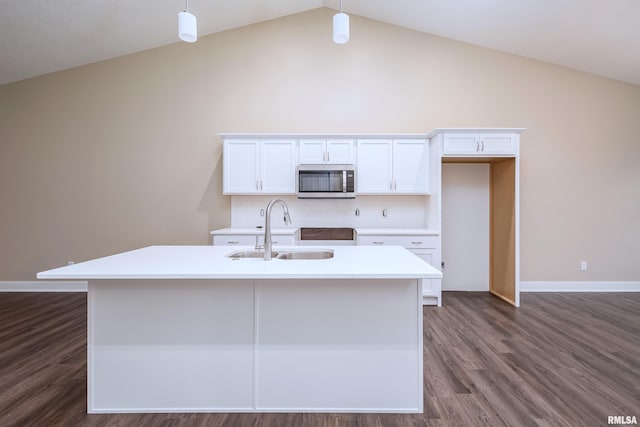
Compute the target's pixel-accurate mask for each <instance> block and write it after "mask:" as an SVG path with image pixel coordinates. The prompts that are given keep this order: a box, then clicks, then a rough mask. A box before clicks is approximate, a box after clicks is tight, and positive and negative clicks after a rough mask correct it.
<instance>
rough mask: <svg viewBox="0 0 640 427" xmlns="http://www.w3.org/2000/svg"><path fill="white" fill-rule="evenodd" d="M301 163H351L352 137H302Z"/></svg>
mask: <svg viewBox="0 0 640 427" xmlns="http://www.w3.org/2000/svg"><path fill="white" fill-rule="evenodd" d="M299 160H300V164H303V165H316V164H351V163H353V140H352V139H328V140H325V139H301V140H300V158H299Z"/></svg>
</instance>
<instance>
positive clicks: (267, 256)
mask: <svg viewBox="0 0 640 427" xmlns="http://www.w3.org/2000/svg"><path fill="white" fill-rule="evenodd" d="M277 203H280V204H281V205H282V208H283V209H284V223H285V225H287V224H291V217H290V216H289V207H288V206H287V204H286V203H285V202H284V200H282V199H273V200H271V201H270V202H269V204H268V205H267V213H266V215H265V219H264V260H265V261H271V246H272V243H271V208H273V205H275V204H277Z"/></svg>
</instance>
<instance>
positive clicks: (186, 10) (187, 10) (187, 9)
mask: <svg viewBox="0 0 640 427" xmlns="http://www.w3.org/2000/svg"><path fill="white" fill-rule="evenodd" d="M186 1H187V8H186V9H185V12H189V0H186ZM340 1H342V0H340Z"/></svg>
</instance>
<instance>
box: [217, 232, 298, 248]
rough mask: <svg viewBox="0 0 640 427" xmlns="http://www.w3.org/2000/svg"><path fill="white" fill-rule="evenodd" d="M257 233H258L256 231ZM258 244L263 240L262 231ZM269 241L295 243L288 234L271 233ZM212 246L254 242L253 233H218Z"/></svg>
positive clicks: (252, 244) (251, 243) (288, 244)
mask: <svg viewBox="0 0 640 427" xmlns="http://www.w3.org/2000/svg"><path fill="white" fill-rule="evenodd" d="M256 234H258V233H256ZM259 234H260V238H259V244H261V245H262V244H263V242H264V233H259ZM271 241H272V242H273V244H274V245H281V246H293V245H295V244H296V240H295V237H294V236H293V235H288V234H272V235H271ZM213 244H214V246H241V245H245V246H246V245H251V246H254V245H255V244H256V235H255V234H220V235H215V236H213Z"/></svg>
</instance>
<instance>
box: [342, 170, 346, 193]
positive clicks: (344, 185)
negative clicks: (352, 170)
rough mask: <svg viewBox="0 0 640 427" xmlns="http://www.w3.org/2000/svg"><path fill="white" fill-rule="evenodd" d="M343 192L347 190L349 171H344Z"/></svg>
mask: <svg viewBox="0 0 640 427" xmlns="http://www.w3.org/2000/svg"><path fill="white" fill-rule="evenodd" d="M342 192H343V193H346V192H347V171H342Z"/></svg>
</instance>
